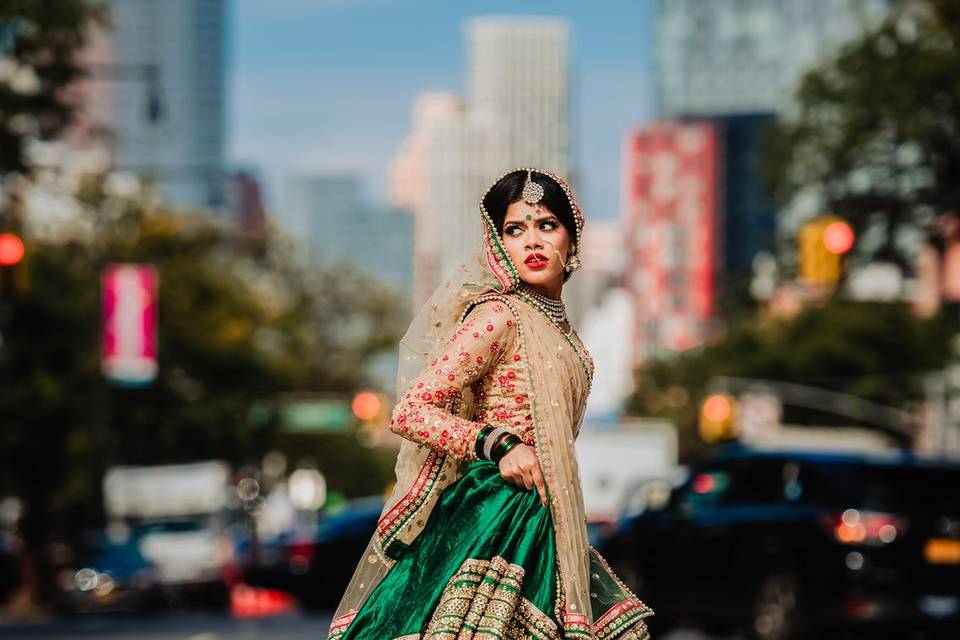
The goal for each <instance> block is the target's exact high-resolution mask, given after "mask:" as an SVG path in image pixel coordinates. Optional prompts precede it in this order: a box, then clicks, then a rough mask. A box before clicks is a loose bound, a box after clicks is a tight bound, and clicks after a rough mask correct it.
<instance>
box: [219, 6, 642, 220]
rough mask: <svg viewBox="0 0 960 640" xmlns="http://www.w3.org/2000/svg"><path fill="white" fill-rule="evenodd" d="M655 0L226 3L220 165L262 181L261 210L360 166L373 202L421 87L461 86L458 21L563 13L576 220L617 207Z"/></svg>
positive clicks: (456, 89)
mask: <svg viewBox="0 0 960 640" xmlns="http://www.w3.org/2000/svg"><path fill="white" fill-rule="evenodd" d="M652 4H653V0H616V1H613V0H609V1H607V2H602V3H588V2H584V1H583V0H552V1H550V2H546V1H544V0H541V1H534V0H512V1H505V0H488V1H480V0H269V1H264V0H233V2H232V3H230V5H229V6H230V12H231V15H230V36H229V37H230V41H229V43H228V86H229V102H228V104H229V108H228V147H227V158H228V161H229V162H230V163H231V165H232V166H235V167H243V168H249V169H252V170H254V171H255V172H256V173H257V174H258V175H259V176H260V177H261V179H262V181H263V186H264V198H265V200H266V203H267V207H268V208H276V207H281V206H282V205H283V196H284V193H283V191H284V185H285V181H286V180H287V178H288V177H289V176H291V175H294V174H296V173H309V172H336V173H356V174H359V175H360V176H361V177H362V178H363V180H364V184H365V186H366V191H367V194H366V195H367V198H368V199H369V201H370V202H371V204H374V205H376V204H378V203H382V202H384V200H385V191H386V175H387V166H388V164H389V162H390V160H391V158H393V156H394V155H395V154H396V152H397V150H398V149H399V147H400V144H401V142H402V140H403V139H404V137H406V135H407V134H408V133H409V132H410V129H411V126H412V110H413V103H414V100H415V98H416V96H417V95H419V94H421V93H423V92H427V91H444V92H450V93H454V94H457V95H460V96H465V93H466V86H467V72H466V42H465V36H464V23H465V21H466V20H467V19H469V18H471V17H474V16H483V15H534V16H561V17H565V18H567V19H568V20H569V21H570V24H571V27H572V29H571V31H572V34H573V37H572V43H571V61H572V66H571V83H570V85H571V107H572V109H571V112H572V127H573V128H572V132H573V136H574V139H573V149H574V157H573V166H575V167H576V168H577V170H578V172H579V174H580V182H579V184H577V185H576V187H577V192H578V193H577V195H578V198H579V200H580V204H581V206H582V208H583V210H584V212H585V213H586V214H587V216H588V217H597V218H606V219H610V218H614V217H616V216H617V215H618V211H619V206H620V202H619V200H620V195H619V194H620V181H619V177H620V143H621V139H622V137H623V135H624V134H625V133H626V132H627V131H629V130H630V129H631V128H633V127H636V126H638V125H640V124H643V123H646V122H649V121H650V120H651V118H652V114H653V99H652V91H651V89H652V36H653V30H652Z"/></svg>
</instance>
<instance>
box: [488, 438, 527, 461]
mask: <svg viewBox="0 0 960 640" xmlns="http://www.w3.org/2000/svg"><path fill="white" fill-rule="evenodd" d="M521 442H522V440H520V438H519V437H517V436H516V435H514V434H512V433H508V434H507V435H506V437H504V438H503V439H502V440H501V441H499V442H498V443H497V446H496V447H495V448H494V449H493V451H492V452H491V454H490V457H491V458H492V459H493V461H494V462H500V459H501V458H503V456H505V455H507V454H508V453H509V452H510V450H511V449H513V448H514V447H515V446H517V445H518V444H520V443H521Z"/></svg>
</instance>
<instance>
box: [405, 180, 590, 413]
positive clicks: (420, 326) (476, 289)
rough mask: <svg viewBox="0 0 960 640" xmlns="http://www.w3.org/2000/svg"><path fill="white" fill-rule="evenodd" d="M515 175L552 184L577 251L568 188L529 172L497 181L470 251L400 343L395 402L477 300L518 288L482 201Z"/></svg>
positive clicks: (578, 221) (576, 213)
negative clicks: (559, 192) (566, 211)
mask: <svg viewBox="0 0 960 640" xmlns="http://www.w3.org/2000/svg"><path fill="white" fill-rule="evenodd" d="M518 171H524V172H526V171H530V172H532V173H534V174H537V173H539V174H541V175H544V176H547V177H549V178H550V179H552V180H554V181H555V182H556V183H557V184H558V185H560V188H561V189H563V192H564V193H565V194H566V196H567V200H568V201H569V202H570V209H571V211H572V212H573V218H574V223H575V226H576V229H575V233H574V238H573V241H574V243H575V245H576V246H577V247H580V246H581V243H580V238H581V235H582V233H583V222H584V219H583V213H582V212H581V211H580V207H579V205H577V201H576V199H575V198H574V195H573V190H572V189H571V188H570V185H568V184H567V182H566V181H565V180H564V179H563V178H561V177H560V176H558V175H556V174H554V173H552V172H550V171H546V170H544V169H537V168H533V167H517V168H515V169H511V170H510V171H507V172H506V173H504V174H502V175H500V176H499V177H498V178H497V179H496V180H494V181H493V182H492V183H491V184H490V186H489V187H487V189H486V190H484V192H483V196H482V197H481V198H480V214H481V218H480V229H479V232H478V233H477V234H476V235H475V236H474V237H473V240H474V242H473V244H474V248H473V250H471V251H468V252H467V254H466V257H465V258H464V259H463V261H462V262H461V263H460V265H459V266H458V267H457V269H456V270H454V271H453V272H451V273H450V274H448V275H447V277H446V279H445V280H444V281H443V282H442V283H441V284H440V285H439V286H438V287H437V288H436V289H435V290H434V292H433V294H432V295H431V296H430V298H428V299H427V302H426V303H425V304H424V305H423V306H422V307H421V308H420V311H419V312H418V313H417V315H416V316H415V317H414V319H413V321H412V322H411V323H410V326H409V328H408V329H407V332H406V333H405V334H404V336H403V338H402V339H401V340H400V348H399V351H400V366H399V367H398V370H397V397H398V398H399V397H400V396H401V395H402V394H403V392H404V391H406V387H407V384H408V383H409V381H410V380H413V378H414V377H416V375H417V374H418V373H420V371H421V370H422V369H423V367H424V366H425V365H426V363H427V362H429V361H430V360H431V359H432V357H433V356H434V355H435V354H436V352H438V351H439V350H440V349H441V348H442V347H443V344H444V342H445V339H446V338H447V337H448V336H449V334H450V333H451V332H452V331H453V329H454V328H455V326H456V324H457V323H458V322H459V320H460V318H461V317H462V315H463V314H464V312H465V311H466V310H468V309H469V308H470V306H471V304H472V303H473V301H474V300H476V299H477V298H478V297H480V296H481V295H484V294H488V293H508V292H510V291H513V290H515V289H516V288H517V286H518V285H519V284H520V276H519V275H518V274H517V269H516V266H515V265H514V264H513V261H512V260H510V256H509V255H507V250H506V249H505V248H504V246H503V242H502V241H501V239H500V233H499V231H498V230H497V226H496V224H495V223H494V221H493V218H492V217H491V216H490V213H489V212H488V211H487V209H486V206H485V205H484V201H485V200H486V196H487V194H488V193H490V190H491V189H493V187H494V186H495V185H496V184H497V183H498V182H500V180H502V179H503V178H505V177H507V176H508V175H510V174H512V173H516V172H518Z"/></svg>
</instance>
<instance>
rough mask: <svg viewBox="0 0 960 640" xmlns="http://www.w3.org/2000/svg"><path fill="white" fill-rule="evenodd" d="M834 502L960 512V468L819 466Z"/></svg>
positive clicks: (826, 494) (908, 510)
mask: <svg viewBox="0 0 960 640" xmlns="http://www.w3.org/2000/svg"><path fill="white" fill-rule="evenodd" d="M818 471H819V474H818V475H819V476H820V480H821V481H828V483H827V484H828V487H829V490H828V491H824V492H823V494H824V496H823V497H824V500H825V501H826V502H828V504H831V506H837V507H843V506H847V505H851V504H853V505H855V506H859V507H861V508H864V509H874V510H878V511H892V512H901V513H929V514H933V515H949V516H957V515H960V492H958V491H957V487H960V468H952V467H933V466H893V465H875V466H874V465H869V466H868V465H859V464H838V465H824V466H823V467H821V468H820V469H819V470H818Z"/></svg>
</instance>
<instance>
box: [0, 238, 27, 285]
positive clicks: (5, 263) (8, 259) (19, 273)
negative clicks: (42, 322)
mask: <svg viewBox="0 0 960 640" xmlns="http://www.w3.org/2000/svg"><path fill="white" fill-rule="evenodd" d="M25 255H26V248H25V247H24V245H23V240H22V239H21V238H20V236H18V235H17V234H15V233H9V232H6V233H0V295H4V294H7V295H9V294H12V293H14V292H15V291H16V290H18V289H22V288H23V287H24V284H25V283H24V279H25V277H26V273H25V272H24V269H23V267H24V265H23V264H22V263H23V258H24V256H25Z"/></svg>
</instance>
